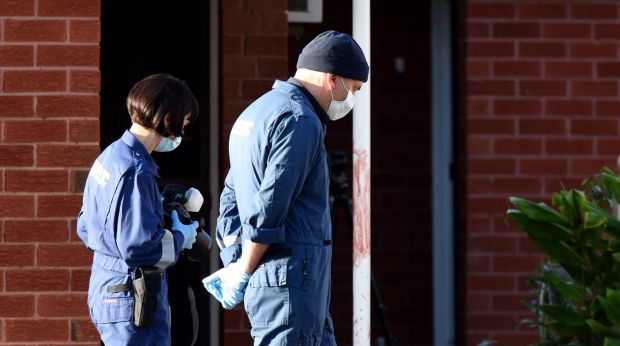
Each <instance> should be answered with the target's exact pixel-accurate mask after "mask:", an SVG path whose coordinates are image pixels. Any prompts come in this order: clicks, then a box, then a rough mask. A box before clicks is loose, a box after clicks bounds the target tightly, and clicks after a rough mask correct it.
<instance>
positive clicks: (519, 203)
mask: <svg viewBox="0 0 620 346" xmlns="http://www.w3.org/2000/svg"><path fill="white" fill-rule="evenodd" d="M509 200H510V203H512V204H513V205H514V206H515V207H517V209H519V210H521V211H522V212H524V213H525V214H526V215H527V216H529V217H530V218H531V219H534V220H536V221H543V222H556V223H560V224H563V225H565V226H568V225H569V223H568V220H566V218H565V217H564V216H563V215H562V214H560V213H558V212H557V211H556V210H555V209H553V208H551V207H550V206H548V205H546V204H545V203H534V202H532V201H528V200H526V199H523V198H519V197H509Z"/></svg>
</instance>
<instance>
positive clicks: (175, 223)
mask: <svg viewBox="0 0 620 346" xmlns="http://www.w3.org/2000/svg"><path fill="white" fill-rule="evenodd" d="M170 220H171V221H172V229H173V230H175V231H179V232H181V234H183V239H184V240H183V248H184V249H191V248H192V245H193V244H194V242H196V229H197V228H198V221H194V222H192V223H190V224H189V225H186V224H184V223H183V222H181V220H179V214H177V211H176V210H173V211H172V213H170Z"/></svg>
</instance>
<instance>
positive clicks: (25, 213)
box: [0, 156, 34, 217]
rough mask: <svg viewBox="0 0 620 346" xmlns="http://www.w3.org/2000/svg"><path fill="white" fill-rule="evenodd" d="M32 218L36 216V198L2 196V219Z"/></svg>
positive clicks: (0, 197)
mask: <svg viewBox="0 0 620 346" xmlns="http://www.w3.org/2000/svg"><path fill="white" fill-rule="evenodd" d="M0 157H1V156H0ZM32 216H34V197H32V196H11V195H2V196H0V217H32Z"/></svg>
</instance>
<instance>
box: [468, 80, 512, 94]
mask: <svg viewBox="0 0 620 346" xmlns="http://www.w3.org/2000/svg"><path fill="white" fill-rule="evenodd" d="M467 93H468V95H484V96H490V95H498V96H501V95H514V94H515V83H514V81H511V80H481V81H475V80H470V81H469V82H468V83H467Z"/></svg>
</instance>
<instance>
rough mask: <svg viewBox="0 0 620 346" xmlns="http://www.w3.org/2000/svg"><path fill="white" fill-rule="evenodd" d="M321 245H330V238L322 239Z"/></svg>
mask: <svg viewBox="0 0 620 346" xmlns="http://www.w3.org/2000/svg"><path fill="white" fill-rule="evenodd" d="M323 245H324V246H328V245H332V240H331V239H328V240H323Z"/></svg>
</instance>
